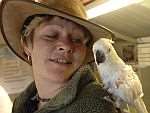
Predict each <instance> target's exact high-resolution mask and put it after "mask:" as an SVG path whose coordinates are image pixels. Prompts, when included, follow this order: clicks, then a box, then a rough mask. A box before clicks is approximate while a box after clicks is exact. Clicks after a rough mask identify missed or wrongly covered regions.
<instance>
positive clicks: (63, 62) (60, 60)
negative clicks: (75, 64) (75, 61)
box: [49, 58, 72, 64]
mask: <svg viewBox="0 0 150 113" xmlns="http://www.w3.org/2000/svg"><path fill="white" fill-rule="evenodd" d="M49 60H50V61H52V62H55V63H58V64H72V62H71V61H69V60H67V59H64V58H55V59H49Z"/></svg>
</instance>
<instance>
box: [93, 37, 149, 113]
mask: <svg viewBox="0 0 150 113" xmlns="http://www.w3.org/2000/svg"><path fill="white" fill-rule="evenodd" d="M112 43H113V41H112V40H110V39H106V38H101V39H99V40H98V41H96V42H95V43H94V44H93V54H94V59H95V63H96V66H97V69H98V73H99V74H100V77H101V79H102V82H103V84H104V88H105V89H107V90H108V92H109V93H111V94H112V95H113V97H114V98H115V104H116V107H118V108H120V109H121V110H122V111H123V108H122V106H123V105H125V104H126V105H129V106H132V107H134V108H135V109H136V111H137V113H148V111H147V109H146V106H145V104H144V102H143V100H142V97H143V91H142V85H141V82H140V80H139V78H138V75H137V74H136V73H135V72H134V71H133V69H132V67H131V66H130V65H127V64H125V63H124V61H123V60H122V59H121V58H120V57H119V56H118V55H117V52H116V51H115V49H114V47H113V45H112Z"/></svg>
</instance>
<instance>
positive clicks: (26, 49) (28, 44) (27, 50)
mask: <svg viewBox="0 0 150 113" xmlns="http://www.w3.org/2000/svg"><path fill="white" fill-rule="evenodd" d="M27 38H29V37H27ZM21 45H22V48H23V50H24V53H25V54H26V55H27V56H31V53H32V43H31V41H29V40H23V39H22V38H21Z"/></svg>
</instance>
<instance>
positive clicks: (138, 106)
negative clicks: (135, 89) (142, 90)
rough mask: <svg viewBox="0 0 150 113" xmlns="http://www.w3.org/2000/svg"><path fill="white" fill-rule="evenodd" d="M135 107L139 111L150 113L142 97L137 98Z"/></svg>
mask: <svg viewBox="0 0 150 113" xmlns="http://www.w3.org/2000/svg"><path fill="white" fill-rule="evenodd" d="M134 107H135V109H136V111H137V113H148V111H147V109H146V106H145V104H144V101H143V100H142V98H138V99H136V100H135V102H134Z"/></svg>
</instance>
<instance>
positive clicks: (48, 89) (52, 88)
mask: <svg viewBox="0 0 150 113" xmlns="http://www.w3.org/2000/svg"><path fill="white" fill-rule="evenodd" d="M35 84H36V88H37V91H38V95H39V97H40V98H43V99H49V98H53V97H54V96H55V95H57V94H58V93H59V92H60V91H61V90H62V89H63V87H64V86H65V83H55V82H51V81H50V80H49V79H44V78H40V79H39V80H38V79H37V78H35Z"/></svg>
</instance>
